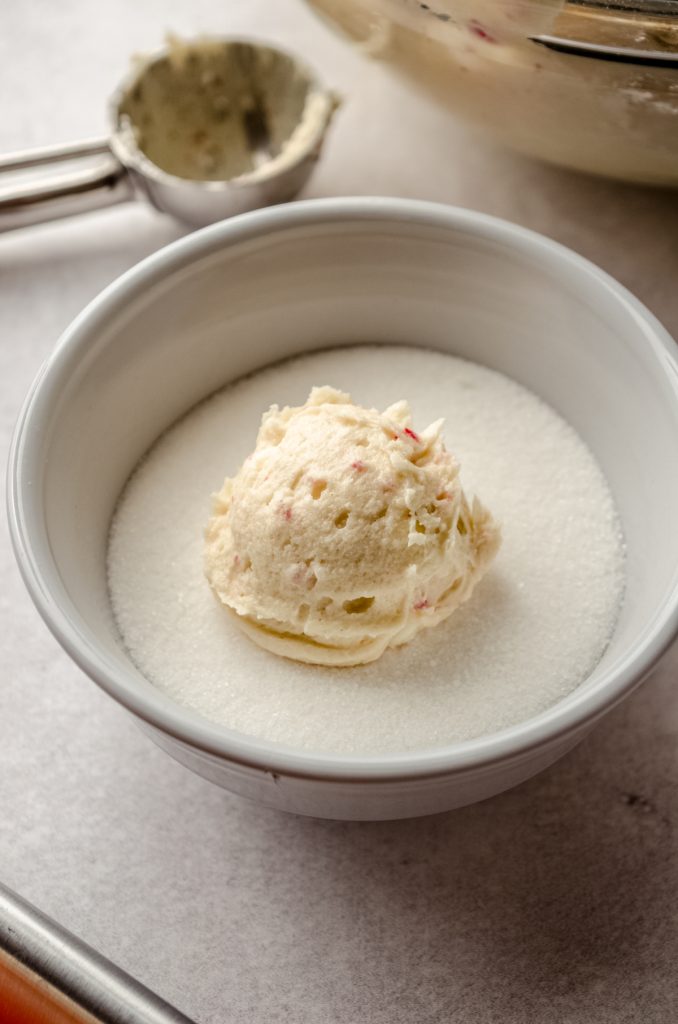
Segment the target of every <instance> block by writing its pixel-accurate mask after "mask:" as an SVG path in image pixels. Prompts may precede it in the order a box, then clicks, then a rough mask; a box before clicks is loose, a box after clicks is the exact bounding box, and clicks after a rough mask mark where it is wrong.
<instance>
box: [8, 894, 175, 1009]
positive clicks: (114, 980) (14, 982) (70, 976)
mask: <svg viewBox="0 0 678 1024" xmlns="http://www.w3.org/2000/svg"><path fill="white" fill-rule="evenodd" d="M0 1020H3V1021H6V1020H32V1021H35V1022H36V1024H37V1022H38V1021H50V1022H56V1021H59V1022H62V1021H63V1022H64V1024H66V1022H67V1021H68V1022H72V1024H95V1022H100V1024H123V1022H125V1024H192V1022H191V1021H190V1020H189V1018H188V1017H186V1016H184V1014H183V1013H180V1012H179V1010H176V1009H175V1008H174V1007H173V1006H170V1005H169V1003H166V1002H165V1001H164V1000H163V999H160V997H159V996H156V995H154V993H153V992H151V991H150V990H149V989H147V988H146V987H145V986H144V985H142V984H141V983H140V982H138V981H136V980H135V979H134V978H131V977H130V976H129V974H126V973H125V971H123V970H121V969H120V968H119V967H116V966H115V965H114V964H112V963H111V962H110V961H109V960H106V959H105V957H103V956H101V954H100V953H97V952H95V950H93V949H92V948H91V947H90V946H87V945H85V943H84V942H81V941H80V939H76V937H75V936H74V935H71V934H70V932H67V931H66V930H65V929H64V928H62V927H61V926H60V925H58V924H56V922H55V921H52V920H51V918H49V917H46V916H45V915H44V914H42V913H41V912H40V911H39V910H37V909H36V908H35V907H34V906H32V905H31V904H30V903H28V902H26V901H25V900H23V899H21V897H20V896H17V894H16V893H15V892H12V890H11V889H8V888H7V887H6V886H4V885H2V883H0Z"/></svg>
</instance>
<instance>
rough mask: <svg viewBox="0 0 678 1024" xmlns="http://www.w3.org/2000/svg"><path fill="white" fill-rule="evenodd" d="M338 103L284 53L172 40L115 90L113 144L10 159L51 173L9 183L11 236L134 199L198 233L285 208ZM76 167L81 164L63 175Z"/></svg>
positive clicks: (3, 227)
mask: <svg viewBox="0 0 678 1024" xmlns="http://www.w3.org/2000/svg"><path fill="white" fill-rule="evenodd" d="M337 105H338V100H337V97H336V96H335V95H334V94H333V93H332V92H329V91H327V90H325V89H323V88H321V86H320V85H319V83H318V82H317V80H316V78H315V76H314V75H313V73H312V72H311V71H310V69H309V68H308V67H307V66H306V65H305V64H303V63H302V62H300V61H299V60H297V58H295V57H292V56H291V55H290V54H288V53H285V52H284V51H282V50H278V49H274V48H273V47H270V46H264V45H262V44H260V43H254V42H248V41H245V40H229V39H219V38H212V37H205V38H199V39H195V40H191V41H186V42H184V41H179V40H174V39H172V40H170V41H169V43H168V45H167V47H165V48H163V49H162V50H160V51H158V52H156V53H154V54H151V55H150V57H148V58H144V59H143V60H138V61H137V62H136V67H135V69H134V70H133V72H132V73H131V74H130V75H129V76H128V77H127V78H126V79H125V80H124V81H123V83H122V84H121V85H120V87H119V89H118V90H117V92H116V93H115V94H114V95H113V97H112V99H111V101H110V105H109V115H110V121H111V128H112V132H111V136H110V138H109V139H94V140H90V141H86V142H81V143H75V144H72V145H68V146H54V147H49V148H46V149H39V150H32V151H27V152H24V153H16V154H13V155H11V156H9V157H7V158H5V159H3V160H0V175H2V174H10V173H13V172H17V171H25V170H27V169H29V168H30V169H32V168H36V167H40V166H44V167H48V166H49V167H51V172H50V173H49V174H48V175H44V174H43V175H41V176H37V175H36V174H31V175H30V178H28V179H27V180H22V181H21V182H16V183H13V184H9V183H8V184H7V185H6V186H4V187H0V231H8V230H12V229H13V228H19V227H26V226H27V225H29V224H36V223H40V222H42V221H47V220H55V219H57V218H60V217H68V216H70V215H71V214H76V213H85V212H87V211H89V210H96V209H100V208H102V207H105V206H112V205H115V204H117V203H124V202H128V201H130V200H133V199H145V200H147V201H148V202H150V203H151V204H152V205H153V206H155V207H156V209H158V210H161V211H163V212H165V213H171V214H173V215H174V216H175V217H178V218H179V220H182V221H184V222H185V223H187V224H190V225H191V226H193V227H199V226H202V225H204V224H210V223H212V222H213V221H217V220H222V219H223V218H225V217H230V216H232V215H233V214H236V213H243V212H244V211H246V210H252V209H255V208H257V207H260V206H268V205H271V204H273V203H279V202H284V201H285V200H287V199H291V198H292V197H293V196H294V195H296V193H297V192H298V191H299V190H300V189H301V188H302V186H303V185H304V183H305V182H306V180H307V178H308V176H309V175H310V173H311V171H312V169H313V166H314V164H315V161H316V160H317V158H318V156H319V154H320V149H321V146H322V143H323V140H324V137H325V132H326V131H327V127H328V125H329V123H330V120H331V119H332V115H333V113H334V111H335V109H336V107H337ZM66 161H70V162H74V161H78V166H75V164H74V166H73V167H71V168H70V169H69V170H64V171H63V172H61V173H58V172H55V170H54V165H57V164H60V163H64V162H66ZM24 179H26V176H24Z"/></svg>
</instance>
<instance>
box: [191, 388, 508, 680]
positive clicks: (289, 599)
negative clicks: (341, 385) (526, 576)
mask: <svg viewBox="0 0 678 1024" xmlns="http://www.w3.org/2000/svg"><path fill="white" fill-rule="evenodd" d="M442 422H443V421H442V420H439V421H438V422H436V423H433V424H431V426H430V427H428V428H427V429H426V430H425V431H423V432H422V433H417V432H415V430H414V429H413V428H412V420H411V414H410V409H409V406H408V404H407V402H397V403H396V404H395V405H392V406H390V407H389V408H388V409H386V411H385V412H383V413H380V412H378V411H377V410H376V409H365V408H362V407H361V406H357V405H354V404H353V402H352V401H351V398H350V396H349V395H347V394H345V393H343V392H340V391H336V390H335V389H334V388H331V387H320V388H313V389H312V391H311V394H310V395H309V398H308V400H307V402H306V403H305V405H302V406H298V407H294V408H291V407H286V408H284V409H279V408H278V407H277V406H275V405H274V406H272V407H271V409H270V410H269V411H268V412H267V413H265V414H264V416H263V418H262V422H261V427H260V429H259V434H258V437H257V444H256V448H255V450H254V452H253V453H252V454H251V455H249V456H248V457H247V459H246V460H245V462H244V464H243V466H242V468H241V469H240V470H239V472H238V473H237V475H236V476H235V477H233V478H232V479H227V480H226V481H225V483H224V485H223V488H222V489H221V491H220V492H219V493H218V494H217V495H216V497H215V502H214V509H213V514H212V517H211V519H210V521H209V523H208V526H207V531H206V539H205V572H206V575H207V579H208V580H209V583H210V585H211V587H212V589H213V591H214V593H215V594H216V596H217V597H218V598H219V600H220V601H221V602H222V603H223V604H224V605H225V606H226V607H227V608H228V609H230V610H231V611H232V612H234V613H235V616H236V618H237V621H238V624H239V625H240V626H241V628H242V629H243V630H244V631H245V632H246V633H247V634H248V635H249V636H250V637H251V638H252V639H253V640H254V641H256V643H258V644H259V645H260V646H261V647H264V648H267V649H268V650H270V651H273V652H274V653H276V654H280V655H284V656H285V657H288V658H293V659H296V660H298V661H305V662H310V663H312V664H318V665H357V664H361V663H364V662H368V661H374V660H375V659H376V658H378V657H379V656H380V655H381V654H382V653H383V652H384V651H385V650H386V648H387V647H395V646H398V645H400V644H404V643H407V642H408V641H409V640H411V639H412V637H414V636H415V634H416V633H418V632H419V630H421V629H424V628H427V627H430V626H434V625H436V624H437V623H438V622H441V621H442V620H443V619H445V618H447V616H448V615H450V614H451V612H453V611H454V609H455V608H457V607H458V606H459V605H460V604H461V603H462V602H463V601H466V600H467V599H468V597H469V596H470V595H471V592H472V591H473V588H474V587H475V585H476V583H478V581H479V580H480V579H481V577H482V576H483V575H484V573H485V571H486V570H487V568H488V566H489V564H490V562H491V561H492V559H493V557H494V555H495V554H496V552H497V549H498V547H499V543H500V531H499V527H498V526H497V524H496V523H495V521H494V520H493V518H492V516H491V515H490V513H489V512H488V511H487V509H485V508H484V507H483V505H482V504H481V503H480V501H479V500H478V499H477V498H474V499H473V501H472V502H470V501H469V500H468V499H467V497H466V495H465V494H464V491H463V489H462V486H461V483H460V480H459V465H458V463H457V462H456V461H455V459H454V458H453V456H452V455H451V454H450V453H449V452H448V451H447V450H446V448H445V446H444V444H443V441H442V439H441V428H442Z"/></svg>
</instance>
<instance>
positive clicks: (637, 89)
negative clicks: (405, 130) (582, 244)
mask: <svg viewBox="0 0 678 1024" xmlns="http://www.w3.org/2000/svg"><path fill="white" fill-rule="evenodd" d="M309 2H310V3H311V5H312V6H313V7H314V8H315V9H316V10H317V11H319V12H320V13H322V14H323V15H324V16H325V17H326V18H327V19H328V20H329V21H330V22H331V23H332V24H333V25H335V26H337V27H339V28H341V29H342V30H343V31H344V32H345V33H347V34H348V35H349V36H350V37H351V38H352V39H353V40H354V41H356V42H357V43H358V44H359V45H360V46H361V47H362V48H363V49H364V50H365V51H366V52H368V53H370V54H372V55H373V56H375V57H378V58H380V59H381V60H384V61H386V62H388V63H389V64H392V65H393V66H394V67H395V68H397V69H398V70H399V71H401V72H402V73H403V74H405V75H406V76H407V77H409V78H410V79H411V80H413V81H414V82H416V83H417V84H419V85H420V86H422V87H424V88H425V89H426V90H427V91H428V92H429V93H432V94H433V95H435V96H436V97H437V98H438V99H440V100H442V101H443V102H444V103H445V104H446V105H447V106H448V107H450V108H451V109H452V110H453V111H454V112H455V113H457V114H458V115H460V116H461V117H463V118H465V119H467V120H468V121H470V122H472V123H473V124H475V125H477V126H480V127H482V128H483V129H485V130H486V131H487V132H489V133H491V135H492V136H494V138H495V139H497V140H499V141H500V142H502V143H505V144H507V145H510V146H512V147H513V148H514V149H517V150H519V151H521V152H523V153H526V154H528V155H530V156H535V157H539V158H541V159H542V160H547V161H550V162H551V163H554V164H560V165H562V166H564V167H570V168H573V169H575V170H579V171H588V172H591V173H594V174H601V175H606V176H608V177H611V178H619V179H622V180H625V181H635V182H645V183H648V184H654V185H676V184H678V0H615V2H612V3H594V2H592V0H429V2H428V3H421V2H419V0H309Z"/></svg>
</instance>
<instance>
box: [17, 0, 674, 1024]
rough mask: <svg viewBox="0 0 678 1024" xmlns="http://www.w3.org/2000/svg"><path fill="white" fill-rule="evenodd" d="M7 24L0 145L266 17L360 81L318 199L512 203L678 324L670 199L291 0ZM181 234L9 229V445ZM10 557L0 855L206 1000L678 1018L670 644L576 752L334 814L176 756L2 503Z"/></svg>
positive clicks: (200, 1010) (101, 220) (348, 1018)
mask: <svg viewBox="0 0 678 1024" xmlns="http://www.w3.org/2000/svg"><path fill="white" fill-rule="evenodd" d="M2 20H3V32H2V34H0V68H1V70H0V87H1V91H2V95H3V98H4V103H3V116H2V129H1V132H0V142H1V148H2V150H3V151H5V150H12V149H15V148H23V147H24V146H28V145H38V144H47V143H52V142H54V143H56V142H61V141H66V140H71V139H76V138H78V137H80V136H89V135H94V134H97V133H99V132H101V131H103V130H104V128H105V122H104V104H105V100H106V97H107V95H108V93H109V92H110V91H111V90H112V88H113V86H114V85H115V84H116V81H117V79H118V78H119V77H120V76H121V73H122V72H123V70H124V68H125V66H126V61H127V58H128V55H129V54H130V53H131V52H133V51H135V50H141V51H143V50H148V49H151V48H153V47H154V46H155V45H157V44H158V43H159V42H160V41H161V39H162V36H163V34H164V32H165V31H166V30H167V29H172V30H173V31H176V32H178V33H184V34H187V35H190V34H194V33H196V32H200V31H209V32H217V33H218V32H221V33H233V34H238V33H246V34H253V35H257V36H261V37H264V38H267V39H270V40H271V41H278V42H280V43H284V44H287V45H288V46H289V47H290V48H293V49H295V50H296V51H298V52H299V53H301V54H305V55H306V56H307V57H308V58H309V59H310V60H311V62H312V63H313V64H315V66H316V67H317V68H318V69H319V70H320V72H321V73H322V77H323V78H324V79H325V80H326V81H327V82H328V83H329V84H331V85H333V86H335V87H336V88H338V89H339V90H340V91H341V92H342V93H343V94H344V96H345V98H346V102H345V106H344V109H343V110H342V111H341V113H340V115H339V117H338V118H337V121H336V125H335V128H334V130H333V131H332V135H331V138H330V140H329V143H328V146H327V149H326V152H325V155H324V158H323V160H322V162H321V164H320V166H319V168H318V170H317V173H316V175H315V177H314V178H313V180H312V183H311V185H310V187H309V188H308V189H307V192H306V194H307V195H309V196H322V195H340V194H358V193H370V194H390V195H401V196H414V197H420V198H426V199H435V200H441V201H444V202H449V203H456V204H460V205H464V206H471V207H475V208H477V209H482V210H485V211H487V212H490V213H494V214H498V215H500V216H504V217H506V218H508V219H510V220H513V221H516V222H518V223H520V224H523V225H526V226H529V227H531V228H535V229H537V230H539V231H543V232H545V233H546V234H548V235H551V236H552V237H554V238H557V239H558V240H560V241H562V242H565V243H566V244H568V245H570V246H572V247H573V248H574V249H576V250H577V251H578V252H580V253H583V254H584V255H585V256H588V257H590V258H591V259H593V260H595V261H596V262H597V263H599V264H600V265H601V266H603V267H604V268H605V269H606V270H608V271H610V272H611V273H612V274H614V275H615V276H616V277H618V278H619V279H620V280H621V281H623V282H624V284H626V285H627V286H628V287H630V288H631V289H632V290H633V291H635V292H636V294H637V295H638V296H639V297H640V298H641V299H642V300H643V301H644V302H646V303H647V305H648V306H649V307H650V308H651V309H652V310H653V311H654V312H655V313H656V314H657V315H658V316H659V318H660V319H662V320H663V321H664V323H665V324H666V326H667V327H668V329H669V330H672V331H673V333H674V334H678V287H677V282H678V245H677V244H676V231H675V224H676V208H677V207H676V203H677V200H676V195H675V193H673V194H670V193H661V192H653V191H651V190H646V189H636V188H632V187H624V186H615V185H611V184H609V183H606V182H603V181H596V180H593V179H587V178H581V177H576V176H573V175H570V174H567V173H565V172H561V171H557V170H553V169H549V168H546V167H542V166H540V165H537V164H535V163H531V162H528V161H525V160H522V159H520V158H517V157H514V156H510V155H508V154H506V153H503V152H500V151H497V150H495V149H493V148H491V147H489V146H487V145H485V144H482V143H479V142H478V141H476V140H475V139H474V138H472V137H471V136H470V135H469V134H467V133H466V132H465V131H464V130H463V129H461V128H460V127H458V126H455V124H454V123H453V122H452V121H451V119H450V118H449V116H448V115H446V114H444V113H443V112H441V111H439V110H437V109H436V108H434V107H433V106H431V105H429V104H428V102H427V101H426V100H423V99H421V98H419V97H417V96H416V95H415V94H414V93H410V92H409V91H407V90H406V89H405V88H404V87H403V86H402V85H400V84H399V83H398V82H396V81H395V80H393V79H392V78H391V77H390V75H389V74H388V73H387V72H386V71H385V70H384V69H383V68H382V67H380V66H379V65H378V64H370V63H367V62H366V61H365V60H364V59H363V58H361V57H360V56H358V55H357V54H355V53H353V52H352V51H351V50H350V49H349V48H348V47H347V46H345V45H344V44H343V43H341V42H340V41H338V40H336V39H335V38H334V37H333V36H331V35H330V34H329V32H328V31H327V30H326V29H325V28H324V27H323V26H322V25H321V24H320V23H319V22H318V21H316V19H315V18H314V17H313V16H312V15H311V14H309V13H308V11H307V10H306V9H305V8H304V7H303V5H302V4H301V3H299V2H295V0H226V2H223V0H222V2H221V3H217V2H216V0H145V2H144V3H143V4H142V3H138V2H134V0H112V2H111V3H108V4H101V5H100V4H92V3H87V2H86V0H62V3H60V4H47V3H46V2H44V0H43V2H42V3H38V2H37V0H33V2H28V3H23V4H19V3H15V4H10V5H7V6H6V9H4V10H3V18H2ZM8 100H9V102H8ZM181 233H182V229H181V228H180V227H178V226H177V225H176V224H173V223H172V222H170V221H169V220H165V219H164V218H162V217H161V216H159V215H156V214H153V213H152V212H151V211H147V210H144V209H142V208H141V207H130V208H124V207H120V208H118V209H113V210H109V211H106V212H103V213H99V214H93V215H90V216H89V217H83V218H81V219H79V220H77V221H72V222H68V223H67V222H61V223H57V224H53V225H50V226H46V227H43V228H36V229H31V230H27V231H24V232H23V233H15V234H12V235H7V236H4V237H0V310H1V311H2V314H1V315H2V323H3V330H2V338H1V340H0V432H1V435H2V449H3V459H4V458H5V452H6V448H7V445H8V443H9V438H10V433H11V430H12V426H13V423H14V420H15V417H16V415H17V412H18V409H19V406H20V403H21V401H22V399H23V396H24V393H25V391H26V389H27V387H28V385H29V383H30V381H31V379H32V378H33V376H34V374H35V373H36V371H37V369H38V367H39V366H40V363H41V362H42V360H43V359H44V358H45V356H46V355H47V354H48V353H49V352H50V350H51V348H52V347H53V345H54V343H55V341H56V339H57V337H58V336H59V334H60V332H61V331H62V329H63V328H64V327H65V326H66V325H67V324H68V322H69V321H70V320H71V318H72V317H73V316H74V315H75V314H76V313H77V312H78V310H80V309H81V308H82V306H83V305H84V304H85V303H86V302H87V301H88V300H89V299H90V298H91V297H92V296H94V295H95V294H96V293H97V292H98V291H99V290H100V289H101V288H102V287H103V286H104V285H106V284H108V283H109V282H110V281H111V280H112V279H113V278H114V277H115V276H117V275H118V274H119V273H120V272H121V271H123V270H125V269H126V268H127V267H129V266H131V265H132V264H133V263H135V262H136V261H137V260H139V259H140V258H141V257H143V256H144V255H146V254H147V253H149V252H151V251H152V250H154V249H157V248H158V247H159V246H161V245H163V244H164V243H165V242H167V241H169V240H171V239H173V238H176V237H177V236H178V235H179V234H181ZM0 567H1V571H2V591H1V593H0V607H1V608H2V623H3V626H2V634H1V635H2V643H1V645H0V648H1V649H0V679H1V681H2V686H1V688H0V744H1V746H0V878H1V879H2V881H4V882H5V883H6V884H8V885H10V886H12V887H13V888H14V889H16V890H17V892H19V893H21V894H22V895H23V896H25V897H26V898H28V899H30V900H31V901H33V902H35V903H36V904H37V905H38V906H39V907H40V908H41V909H43V910H44V911H46V912H47V913H49V914H51V915H52V916H53V917H55V918H56V919H57V920H58V921H60V922H61V923H62V924H63V925H65V926H66V927H68V928H70V929H71V930H73V931H74V932H76V933H77V934H78V935H80V936H81V937H82V938H83V939H85V940H86V941H88V942H89V943H91V944H92V945H93V946H95V947H96V948H97V949H99V950H100V951H101V952H102V953H104V954H105V955H107V956H108V957H110V958H111V959H112V960H114V961H115V962H116V963H118V964H119V965H120V966H122V967H124V968H126V969H127V970H128V971H130V972H131V973H132V974H134V975H136V976H137V977H138V978H139V979H140V980H142V981H143V982H145V983H146V984H147V985H148V986H150V987H151V988H152V989H154V990H156V991H157V992H158V993H159V994H161V995H163V996H164V997H165V998H166V999H168V1000H169V1001H170V1002H173V1003H175V1004H176V1005H177V1006H178V1007H179V1008H180V1009H182V1010H183V1011H184V1012H185V1013H187V1014H188V1015H189V1016H192V1017H194V1018H195V1019H196V1021H199V1022H201V1024H208V1022H209V1024H222V1022H227V1021H228V1022H229V1024H230V1022H238V1024H239V1022H243V1024H245V1022H246V1024H250V1022H256V1024H259V1022H268V1021H270V1022H275V1024H283V1022H293V1024H302V1022H304V1024H306V1022H314V1024H315V1022H318V1024H324V1022H327V1024H356V1022H369V1024H399V1022H404V1024H405V1022H407V1024H410V1022H416V1024H428V1022H431V1024H434V1022H435V1024H438V1022H446V1024H448V1022H449V1024H456V1022H459V1024H462V1022H463V1024H495V1022H496V1024H530V1022H532V1021H534V1022H541V1021H554V1022H555V1021H558V1022H561V1024H580V1022H581V1024H598V1022H610V1024H611V1022H614V1024H627V1022H628V1024H631V1022H636V1021H637V1022H639V1024H641V1022H642V1024H670V1022H671V1021H673V1020H675V1019H677V1017H678V977H677V975H676V963H677V962H678V889H677V883H678V831H677V830H676V828H675V827H674V820H678V775H677V768H678V742H677V741H678V700H677V699H676V695H675V692H674V680H675V677H676V672H677V671H678V648H675V647H674V649H673V651H672V652H671V653H670V654H669V656H668V657H667V659H666V660H665V661H664V663H663V665H662V666H661V667H660V668H659V669H658V670H657V671H656V672H655V674H654V676H653V678H652V679H651V680H650V681H648V682H647V683H646V684H645V685H644V686H643V687H642V688H641V690H640V691H638V692H637V693H636V695H635V696H633V697H632V698H630V699H629V700H627V701H626V703H625V704H623V705H622V706H621V707H620V708H618V709H617V710H616V711H615V712H613V713H612V714H610V715H609V717H608V718H607V719H606V720H605V721H604V722H603V723H602V724H601V725H599V726H598V728H597V729H596V730H595V731H594V733H593V734H592V735H591V736H590V737H589V738H588V739H587V740H586V741H585V742H584V743H583V744H582V745H581V746H580V747H579V748H578V749H577V750H576V751H575V752H574V753H572V754H570V755H569V756H568V757H566V758H565V759H564V760H562V761H561V762H559V763H558V764H557V765H556V766H555V767H553V768H552V769H550V770H549V771H547V772H545V773H544V774H543V775H541V776H539V777H538V778H536V779H534V780H533V781H531V782H529V783H527V784H526V785H523V786H521V787H520V788H518V789H516V790H513V791H512V792H510V793H507V794H505V795H503V796H501V797H498V798H495V799H494V800H491V801H489V802H487V803H484V804H480V805H477V806H475V807H470V808H466V809H464V810H461V811H457V812H454V813H451V814H448V815H442V816H439V817H435V818H428V819H422V820H419V821H412V822H399V823H397V822H396V823H381V824H341V823H329V822H319V821H312V820H303V819H299V818H294V817H288V816H284V815H281V814H277V813H275V812H272V811H268V810H265V809H263V808H259V807H256V806H253V805H250V804H248V803H246V802H244V801H242V800H240V799H238V798H237V797H235V796H231V795H229V794H228V793H225V792H222V791H220V790H218V789H216V788H215V787H213V786H211V785H210V784H209V783H207V782H204V781H203V780H202V779H199V778H197V777H195V776H193V775H191V774H190V773H189V772H187V771H186V770H184V769H183V768H181V767H180V766H179V765H177V764H175V763H174V762H172V761H171V760H170V759H169V758H168V757H167V756H166V755H165V754H163V753H161V752H160V751H159V750H157V749H156V748H155V747H154V746H153V745H152V744H151V743H150V742H149V741H148V740H147V739H146V738H145V737H144V736H142V734H141V733H140V732H138V731H137V729H136V727H135V726H134V724H133V723H132V721H131V720H130V718H128V716H127V715H126V714H125V713H123V711H122V710H121V709H119V708H118V707H117V706H116V705H115V704H114V703H113V702H112V701H111V700H109V699H108V698H107V697H105V696H104V694H103V693H101V692H99V690H98V689H97V688H96V687H95V686H94V684H93V683H91V682H90V681H89V680H88V679H87V678H86V677H85V676H83V675H82V674H81V673H80V672H79V671H78V670H77V669H76V668H75V666H74V665H73V664H72V663H71V662H70V661H69V659H68V658H67V657H66V655H65V654H64V653H63V652H62V651H61V649H60V648H59V647H58V646H57V644H56V642H55V641H54V640H53V639H52V638H51V636H50V635H49V634H48V632H47V630H46V629H45V627H44V626H43V625H42V623H41V621H40V620H39V618H38V615H37V613H36V612H35V611H34V609H33V607H32V605H31V603H30V601H29V599H28V597H27V595H26V593H25V591H24V588H23V586H22V584H21V581H20V579H19V576H18V572H17V570H16V568H15V565H14V560H13V557H12V554H11V551H10V546H9V540H8V538H7V530H6V527H3V530H2V534H1V535H0ZM0 1003H1V995H0ZM0 1016H1V1015H0Z"/></svg>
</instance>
